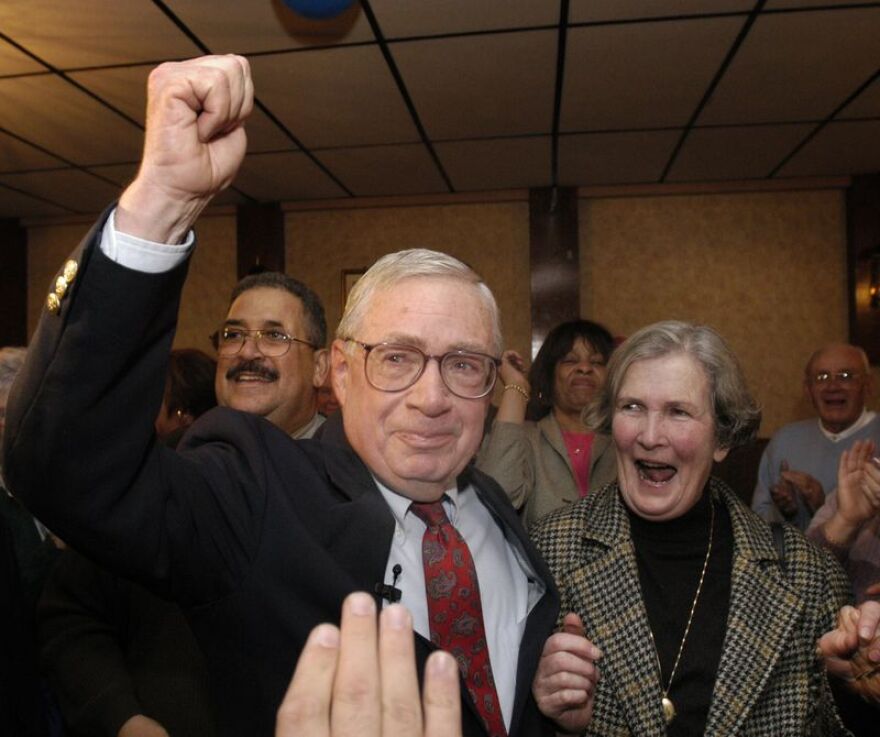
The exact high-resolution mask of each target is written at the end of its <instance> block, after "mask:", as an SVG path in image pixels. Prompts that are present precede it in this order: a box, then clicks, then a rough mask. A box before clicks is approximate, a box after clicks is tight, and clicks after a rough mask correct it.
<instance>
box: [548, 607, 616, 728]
mask: <svg viewBox="0 0 880 737" xmlns="http://www.w3.org/2000/svg"><path fill="white" fill-rule="evenodd" d="M601 657H602V651H601V650H599V648H598V647H596V646H595V645H594V644H593V643H591V642H590V641H589V640H588V639H587V638H586V636H585V634H584V626H583V622H582V621H581V618H580V617H579V616H578V615H577V614H574V613H569V614H566V615H565V618H564V619H563V621H562V628H561V630H560V631H559V632H557V633H556V634H554V635H552V636H551V637H550V638H549V639H548V640H547V642H546V643H545V644H544V650H543V652H542V653H541V661H540V663H539V664H538V672H537V674H536V675H535V680H534V683H533V685H532V693H533V694H534V696H535V701H536V702H537V704H538V708H539V709H540V710H541V713H542V714H544V716H546V717H548V718H549V719H552V720H553V721H554V722H555V723H556V725H557V726H558V727H559V728H560V729H561V730H562V731H564V732H582V731H583V730H584V729H586V727H587V725H588V724H589V723H590V719H591V718H592V716H593V701H594V698H595V695H596V682H597V681H598V680H599V669H598V668H597V667H596V661H597V660H598V659H599V658H601Z"/></svg>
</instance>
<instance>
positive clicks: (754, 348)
mask: <svg viewBox="0 0 880 737" xmlns="http://www.w3.org/2000/svg"><path fill="white" fill-rule="evenodd" d="M844 204H845V203H844V198H843V193H842V192H841V191H840V190H819V191H804V192H764V193H745V194H722V195H717V194H716V195H693V196H667V197H650V198H629V199H596V200H582V202H581V206H580V237H581V270H582V277H583V283H584V286H585V288H584V289H583V290H582V293H581V306H582V309H583V311H584V314H586V315H592V316H593V317H595V318H596V319H598V320H600V321H601V322H604V323H606V324H607V325H608V326H609V327H610V328H611V329H612V331H613V332H614V333H615V334H623V335H626V334H629V333H632V332H633V331H634V330H636V329H637V328H639V327H641V326H643V325H646V324H648V323H652V322H655V321H657V320H664V319H681V320H689V321H695V322H701V323H707V324H709V325H711V326H713V327H714V328H716V329H717V330H718V331H719V332H720V333H721V334H722V335H723V336H724V337H725V338H726V339H727V340H728V341H729V342H730V344H731V346H732V347H733V349H734V350H735V351H736V353H737V355H738V357H739V359H740V361H741V363H742V365H743V368H744V370H745V373H746V376H747V379H748V381H749V385H750V387H751V388H752V391H753V393H754V394H755V395H756V397H757V398H758V399H759V401H760V402H761V404H762V405H763V408H764V419H763V423H762V426H761V435H762V436H768V435H770V434H772V433H773V432H774V431H775V430H776V429H777V428H778V427H779V426H780V425H783V424H785V423H787V422H791V421H792V420H794V419H800V418H802V417H805V416H809V415H810V414H811V412H810V407H809V405H807V404H806V402H805V401H804V400H803V395H802V391H801V378H802V372H803V365H804V364H805V363H806V360H807V358H808V357H809V355H810V354H811V353H812V351H813V350H814V349H815V348H816V347H817V346H819V345H822V344H823V343H826V342H829V341H837V340H845V339H846V335H847V311H846V310H847V307H846V247H845V243H846V233H845V209H844Z"/></svg>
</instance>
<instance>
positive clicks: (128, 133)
mask: <svg viewBox="0 0 880 737" xmlns="http://www.w3.org/2000/svg"><path fill="white" fill-rule="evenodd" d="M0 99H2V100H3V104H2V105H0V127H2V128H5V129H7V130H9V131H11V132H12V133H15V134H16V135H18V136H21V137H22V138H23V139H25V140H27V141H30V142H32V143H34V144H37V145H39V146H42V147H43V148H45V149H48V150H49V151H50V152H51V153H53V154H56V155H57V156H61V157H63V158H65V159H67V160H68V161H72V162H74V163H77V164H84V165H90V164H92V165H93V164H110V163H116V162H118V161H137V160H138V159H139V158H140V154H141V147H142V142H143V133H142V131H141V130H140V129H138V128H136V127H135V126H134V125H132V124H131V123H129V122H127V121H126V120H124V119H123V118H121V117H119V116H118V115H116V114H114V113H112V112H111V111H109V110H107V109H106V108H105V107H104V106H103V105H101V104H100V103H98V102H96V101H95V100H93V99H92V98H91V97H89V96H88V95H86V94H84V93H83V92H80V91H79V90H77V89H76V88H75V87H72V86H71V85H69V84H67V83H66V82H64V81H63V80H61V79H60V78H58V77H56V76H53V75H41V76H37V77H16V78H12V79H0Z"/></svg>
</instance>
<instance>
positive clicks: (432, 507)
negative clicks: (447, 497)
mask: <svg viewBox="0 0 880 737" xmlns="http://www.w3.org/2000/svg"><path fill="white" fill-rule="evenodd" d="M409 508H410V510H411V511H412V513H413V514H414V515H415V516H416V517H418V518H419V519H420V520H421V521H422V522H424V523H425V524H426V525H427V526H428V527H441V526H442V525H448V524H449V517H447V516H446V510H445V509H443V502H442V501H436V502H413V503H412V504H410V505H409Z"/></svg>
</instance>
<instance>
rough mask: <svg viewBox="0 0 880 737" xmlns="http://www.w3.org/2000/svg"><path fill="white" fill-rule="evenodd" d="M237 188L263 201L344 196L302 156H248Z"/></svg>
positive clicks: (300, 154) (242, 167)
mask: <svg viewBox="0 0 880 737" xmlns="http://www.w3.org/2000/svg"><path fill="white" fill-rule="evenodd" d="M235 186H236V187H237V188H238V189H240V190H241V191H242V192H243V193H244V194H245V195H247V196H248V197H252V198H254V199H256V200H259V201H261V202H284V201H291V200H312V199H321V198H327V197H345V196H346V195H345V192H344V190H342V189H341V188H340V187H338V186H337V185H336V183H335V182H334V181H333V180H332V179H330V178H329V177H328V176H327V175H326V174H325V173H324V172H323V171H321V170H320V169H319V168H318V167H317V166H316V165H315V164H314V163H312V161H311V160H310V159H309V158H308V157H307V156H306V155H305V154H303V153H299V152H285V153H280V154H249V155H248V156H247V157H245V160H244V163H243V164H242V166H241V170H240V171H239V172H238V176H237V177H236V178H235Z"/></svg>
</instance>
